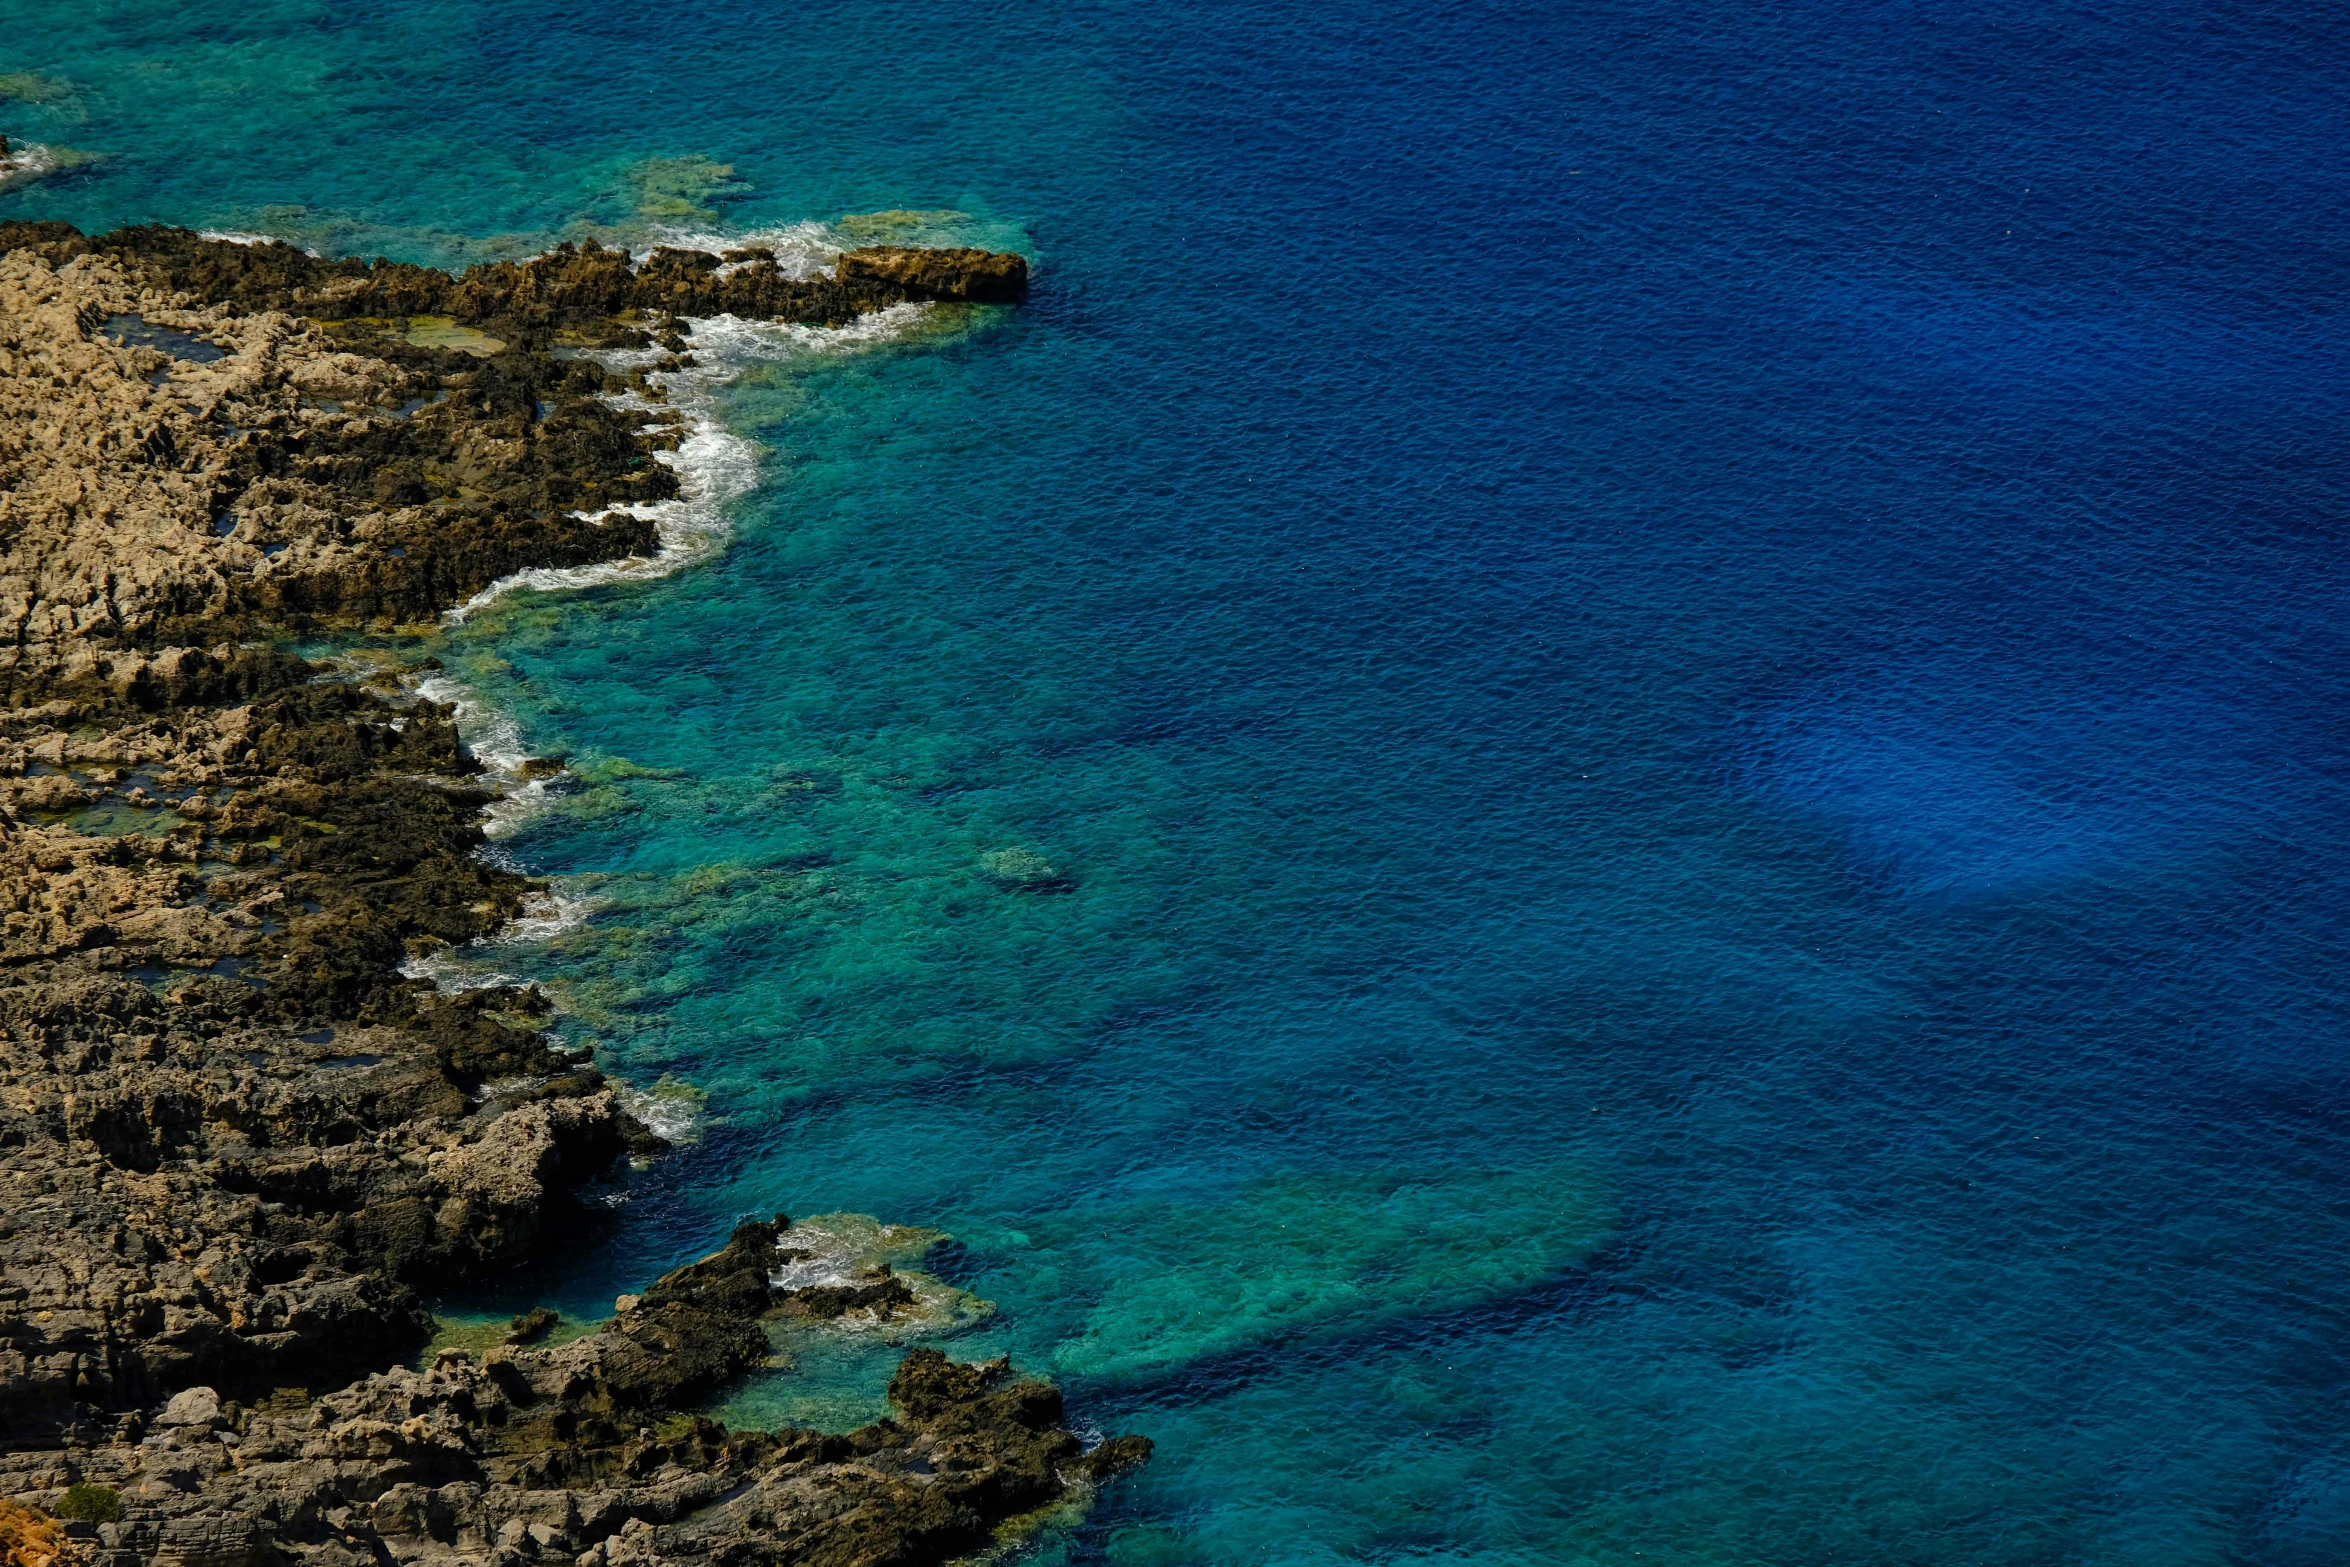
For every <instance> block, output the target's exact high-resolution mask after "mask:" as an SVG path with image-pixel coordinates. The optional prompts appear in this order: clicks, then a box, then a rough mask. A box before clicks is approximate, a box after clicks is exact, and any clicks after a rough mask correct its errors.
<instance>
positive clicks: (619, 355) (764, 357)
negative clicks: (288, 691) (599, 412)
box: [443, 302, 930, 760]
mask: <svg viewBox="0 0 2350 1567" xmlns="http://www.w3.org/2000/svg"><path fill="white" fill-rule="evenodd" d="M929 309H930V307H929V306H928V305H926V304H918V303H913V302H907V303H904V304H896V305H891V306H889V307H888V308H887V309H884V310H877V311H874V312H872V313H871V314H869V315H863V316H859V317H858V318H857V319H856V320H854V321H852V322H850V323H849V324H848V325H846V326H841V327H811V326H801V325H798V324H797V323H785V322H767V321H745V320H743V319H742V318H740V317H739V316H731V315H719V316H707V317H701V318H697V319H691V320H688V321H687V323H686V326H687V332H688V343H687V347H688V349H689V350H690V352H691V353H692V354H693V357H694V363H693V364H692V365H690V366H688V367H686V368H685V369H682V370H667V371H657V372H655V373H653V374H651V375H649V376H647V377H646V379H647V380H648V381H651V382H652V383H653V384H654V385H656V386H659V387H660V388H661V389H662V391H663V392H664V393H665V394H666V395H667V397H668V399H669V400H668V402H667V403H666V404H662V405H659V406H662V407H666V408H668V409H670V410H672V411H674V412H677V413H680V414H683V415H684V416H685V419H686V435H685V438H684V439H683V440H682V441H680V442H679V443H678V446H677V449H676V450H675V451H656V452H655V453H654V454H653V458H654V460H655V461H656V462H660V463H663V464H665V465H667V466H668V467H670V468H672V469H674V470H675V471H676V473H677V484H678V493H677V494H676V495H675V496H674V497H673V498H671V499H669V500H665V501H647V502H640V503H638V504H635V505H630V506H606V507H599V508H597V509H596V510H594V511H592V512H590V511H580V512H574V513H573V514H572V515H573V516H575V517H580V518H585V519H593V518H595V517H601V516H603V515H604V514H605V513H607V512H612V511H620V512H625V513H627V514H628V515H629V516H632V517H641V518H644V519H645V520H646V521H648V522H650V523H652V524H653V527H654V529H655V532H656V535H657V536H658V538H659V540H660V548H659V550H658V551H657V552H656V553H654V554H652V555H649V556H646V555H631V556H629V557H627V558H625V559H622V560H611V561H598V562H596V563H595V564H594V565H590V566H534V567H531V568H530V569H528V570H525V571H517V572H513V573H511V574H509V575H507V576H503V577H500V578H499V579H498V580H497V581H495V582H493V583H491V584H490V585H489V586H488V587H486V588H483V589H482V590H481V591H480V592H479V593H476V594H475V595H474V596H473V597H471V598H469V599H467V600H466V601H465V602H464V603H462V604H460V605H458V606H457V607H456V608H455V609H452V610H450V611H449V612H448V613H447V614H446V615H445V616H444V617H443V618H444V619H446V620H447V621H448V622H450V623H451V624H455V623H457V622H460V621H463V620H464V619H465V618H466V617H467V616H469V615H471V614H472V613H473V612H474V611H475V610H478V609H480V608H482V607H483V606H485V605H488V604H492V603H495V602H496V601H497V600H499V599H501V598H503V597H505V596H506V595H507V594H509V593H512V592H514V591H515V590H516V589H518V588H531V589H536V590H537V591H540V592H566V591H575V590H577V589H581V588H595V587H604V586H607V585H609V584H612V583H616V582H634V581H644V580H649V579H652V578H656V577H666V576H668V575H669V574H670V573H672V572H674V571H677V570H679V569H681V568H683V567H685V566H687V565H690V564H692V563H693V562H694V561H697V560H699V559H701V558H702V557H704V556H706V555H708V554H710V553H711V552H713V551H714V550H716V549H717V548H718V547H719V546H720V545H722V544H724V543H725V542H726V537H727V534H728V533H729V532H730V531H731V520H730V512H731V508H732V507H733V504H734V503H735V502H736V501H737V500H739V499H741V498H742V497H743V496H744V495H747V494H749V493H750V491H751V490H752V489H753V488H755V487H756V486H757V485H758V482H759V448H758V447H757V446H756V445H754V444H753V443H751V442H750V441H747V440H745V439H744V438H743V437H741V436H739V435H736V434H735V433H734V432H733V431H731V430H728V429H727V428H726V427H725V426H723V425H722V424H720V423H719V421H718V416H717V405H716V402H715V400H714V399H713V398H712V396H711V392H712V389H714V388H716V387H720V386H723V385H725V384H726V383H727V382H729V381H731V380H733V379H734V378H735V377H736V376H738V375H740V374H742V373H743V371H744V370H745V369H747V368H749V367H750V366H751V365H752V364H756V363H771V362H773V361H776V360H779V359H791V358H797V357H801V356H807V355H831V354H840V353H853V352H856V351H857V350H860V349H864V348H870V347H873V346H875V345H877V344H880V343H886V342H891V341H894V340H896V339H898V338H901V337H904V336H905V335H906V334H907V333H908V332H909V331H911V330H912V329H913V328H914V327H915V326H916V325H918V324H919V323H920V322H921V320H922V318H923V317H924V315H925V314H926V313H927V312H928V311H929ZM582 357H583V358H588V359H592V360H594V361H595V362H596V363H598V364H601V365H603V366H604V367H605V368H606V369H608V370H613V371H624V370H631V369H638V368H641V367H643V366H645V365H648V364H651V363H653V362H654V361H655V360H656V359H658V358H660V357H661V352H660V350H657V349H609V350H598V351H592V352H589V353H586V354H583V355H582ZM605 400H606V401H607V402H609V403H611V404H612V406H614V407H615V408H631V409H640V410H643V411H645V412H647V413H650V412H652V411H653V409H654V408H655V406H656V405H655V404H653V403H649V402H647V401H646V400H645V399H644V398H643V397H641V396H639V395H638V394H637V393H635V392H622V393H618V394H615V395H613V396H610V397H608V398H606V399H605ZM647 428H648V430H649V429H652V428H660V427H659V426H648V427H647ZM476 754H481V753H480V751H479V748H478V747H477V748H476ZM485 760H486V757H485Z"/></svg>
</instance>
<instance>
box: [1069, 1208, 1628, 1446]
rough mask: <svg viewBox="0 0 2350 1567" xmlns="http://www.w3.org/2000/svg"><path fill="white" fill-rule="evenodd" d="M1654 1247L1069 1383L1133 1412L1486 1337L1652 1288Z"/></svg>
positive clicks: (1085, 1400)
mask: <svg viewBox="0 0 2350 1567" xmlns="http://www.w3.org/2000/svg"><path fill="white" fill-rule="evenodd" d="M1645 1251H1646V1246H1645V1245H1644V1243H1642V1242H1640V1241H1637V1240H1635V1239H1632V1238H1630V1237H1625V1238H1623V1239H1620V1240H1618V1241H1614V1242H1611V1243H1609V1244H1608V1245H1606V1246H1604V1247H1602V1248H1601V1249H1600V1250H1599V1251H1597V1252H1594V1253H1593V1254H1592V1255H1591V1256H1590V1257H1589V1258H1587V1259H1586V1260H1584V1261H1583V1262H1581V1263H1579V1264H1576V1265H1575V1266H1573V1267H1571V1268H1566V1269H1562V1270H1560V1271H1559V1272H1557V1273H1554V1274H1551V1275H1549V1276H1548V1277H1546V1278H1544V1279H1541V1280H1539V1281H1537V1282H1536V1283H1533V1284H1530V1285H1527V1286H1526V1287H1524V1288H1522V1289H1517V1290H1509V1291H1505V1292H1502V1293H1500V1294H1496V1295H1493V1296H1489V1297H1487V1298H1486V1299H1484V1300H1480V1301H1474V1302H1471V1303H1469V1304H1467V1305H1462V1306H1450V1307H1446V1308H1444V1309H1442V1310H1438V1311H1430V1312H1422V1313H1414V1314H1411V1315H1407V1316H1398V1317H1390V1318H1387V1319H1385V1320H1366V1321H1362V1322H1359V1323H1358V1324H1356V1325H1354V1326H1353V1327H1351V1328H1350V1327H1348V1326H1347V1325H1345V1324H1344V1323H1338V1324H1332V1325H1331V1326H1330V1327H1329V1328H1328V1329H1326V1330H1323V1331H1316V1330H1312V1329H1304V1330H1300V1331H1299V1332H1298V1333H1296V1334H1293V1335H1287V1336H1284V1337H1281V1338H1276V1339H1271V1340H1268V1341H1266V1342H1264V1343H1261V1344H1251V1345H1249V1346H1247V1347H1245V1348H1241V1349H1233V1350H1225V1351H1220V1352H1217V1353H1213V1354H1207V1355H1202V1356H1200V1357H1198V1358H1197V1359H1194V1360H1189V1361H1186V1362H1184V1363H1183V1364H1182V1365H1180V1366H1171V1367H1169V1368H1167V1369H1166V1370H1164V1371H1161V1372H1155V1373H1154V1372H1136V1373H1131V1374H1125V1375H1119V1376H1115V1377H1079V1376H1074V1375H1070V1374H1067V1373H1063V1375H1062V1378H1061V1380H1063V1381H1064V1382H1066V1383H1067V1384H1068V1386H1069V1387H1070V1389H1071V1393H1072V1397H1073V1398H1074V1399H1076V1400H1077V1401H1078V1402H1079V1403H1081V1404H1093V1403H1100V1404H1104V1405H1110V1406H1114V1407H1116V1408H1118V1409H1120V1410H1121V1411H1124V1413H1122V1414H1121V1415H1120V1417H1119V1418H1121V1419H1125V1418H1130V1417H1131V1415H1132V1413H1133V1412H1135V1411H1137V1410H1139V1409H1141V1408H1144V1407H1164V1408H1190V1407H1196V1406H1199V1405H1204V1404H1210V1403H1214V1402H1216V1401H1217V1400H1219V1399H1222V1398H1226V1397H1229V1396H1230V1395H1231V1394H1232V1393H1233V1392H1234V1391H1235V1390H1236V1389H1238V1388H1240V1387H1242V1386H1244V1385H1246V1384H1248V1383H1250V1382H1256V1381H1261V1380H1264V1379H1266V1378H1269V1377H1274V1376H1279V1375H1284V1374H1287V1373H1291V1372H1295V1371H1298V1370H1301V1369H1313V1368H1322V1367H1331V1366H1339V1365H1344V1364H1346V1363H1349V1362H1352V1361H1358V1360H1367V1359H1371V1358H1374V1357H1376V1356H1378V1355H1381V1354H1385V1353H1390V1352H1395V1351H1401V1350H1409V1349H1411V1348H1413V1347H1415V1346H1417V1345H1420V1344H1423V1343H1424V1342H1426V1341H1429V1340H1442V1339H1448V1338H1460V1337H1470V1336H1476V1337H1486V1336H1494V1335H1499V1334H1506V1333H1509V1332H1512V1331H1518V1330H1522V1329H1525V1328H1528V1327H1531V1326H1533V1325H1535V1324H1536V1323H1539V1322H1543V1321H1545V1320H1550V1319H1556V1318H1562V1317H1570V1316H1580V1315H1582V1314H1584V1313H1588V1312H1590V1311H1592V1310H1594V1309H1596V1308H1597V1307H1599V1306H1601V1305H1603V1304H1605V1303H1607V1302H1610V1301H1614V1300H1619V1299H1624V1298H1627V1297H1629V1296H1634V1295H1642V1294H1646V1293H1648V1292H1647V1291H1645V1290H1642V1289H1639V1288H1638V1287H1634V1288H1630V1289H1627V1288H1626V1287H1625V1282H1626V1275H1627V1273H1628V1272H1629V1270H1630V1268H1631V1266H1632V1265H1633V1264H1634V1263H1635V1262H1636V1261H1637V1260H1638V1259H1639V1257H1640V1256H1641V1255H1642V1254H1643V1253H1644V1252H1645Z"/></svg>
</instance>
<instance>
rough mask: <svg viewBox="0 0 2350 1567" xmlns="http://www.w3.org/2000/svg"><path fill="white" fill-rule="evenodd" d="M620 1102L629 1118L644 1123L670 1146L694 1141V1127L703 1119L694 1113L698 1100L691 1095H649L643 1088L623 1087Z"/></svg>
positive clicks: (647, 1128)
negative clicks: (631, 1116) (630, 1116)
mask: <svg viewBox="0 0 2350 1567" xmlns="http://www.w3.org/2000/svg"><path fill="white" fill-rule="evenodd" d="M620 1103H621V1105H622V1106H623V1107H624V1108H625V1109H626V1110H627V1111H628V1113H629V1114H630V1115H633V1116H635V1117H636V1118H637V1119H638V1120H640V1121H642V1122H644V1124H645V1128H646V1130H648V1131H650V1132H651V1133H652V1134H653V1135H654V1136H655V1137H658V1138H660V1139H661V1141H663V1142H665V1143H670V1144H677V1143H689V1142H692V1141H693V1140H694V1127H695V1125H696V1123H697V1122H698V1121H699V1120H700V1119H701V1118H700V1116H698V1115H697V1114H696V1113H695V1112H696V1110H697V1109H698V1108H699V1100H698V1098H697V1097H696V1096H694V1095H690V1094H675V1093H670V1094H665V1093H660V1092H658V1091H656V1092H652V1093H647V1092H646V1091H645V1090H644V1089H641V1088H629V1087H626V1086H623V1087H622V1088H621V1089H620Z"/></svg>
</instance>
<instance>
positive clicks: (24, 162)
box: [0, 141, 57, 190]
mask: <svg viewBox="0 0 2350 1567" xmlns="http://www.w3.org/2000/svg"><path fill="white" fill-rule="evenodd" d="M56 168H57V153H56V150H55V149H54V148H51V147H48V146H46V145H44V144H42V143H40V142H37V141H22V142H13V143H11V144H10V146H9V153H8V156H7V157H5V158H0V190H5V189H7V188H8V187H9V186H11V185H13V184H16V183H18V182H19V181H30V180H37V179H39V178H40V177H41V176H42V175H44V174H48V173H52V172H54V171H55V169H56Z"/></svg>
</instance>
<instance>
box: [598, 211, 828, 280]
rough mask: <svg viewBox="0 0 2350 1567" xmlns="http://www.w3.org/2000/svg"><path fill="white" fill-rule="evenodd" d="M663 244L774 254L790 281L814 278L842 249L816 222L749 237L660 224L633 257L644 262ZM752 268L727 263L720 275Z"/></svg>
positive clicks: (758, 231)
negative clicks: (648, 242) (649, 241)
mask: <svg viewBox="0 0 2350 1567" xmlns="http://www.w3.org/2000/svg"><path fill="white" fill-rule="evenodd" d="M663 245H667V246H669V247H670V248H672V249H675V250H706V251H708V252H709V253H710V254H711V255H713V256H722V255H724V254H726V252H728V251H730V250H767V251H772V252H774V254H775V266H776V269H777V270H778V271H780V272H781V273H782V274H783V275H784V276H785V277H790V278H807V277H814V276H815V275H816V274H817V273H819V272H822V271H824V270H826V269H827V268H829V267H830V266H831V265H832V264H833V263H834V262H836V261H838V260H839V259H840V253H841V249H842V246H841V244H840V240H839V238H838V236H837V235H835V234H834V233H833V231H832V229H831V227H830V226H829V225H827V224H823V223H817V222H813V221H810V222H805V223H787V224H785V225H783V226H782V227H780V228H766V229H753V230H751V231H750V232H749V233H748V234H716V233H711V232H709V231H707V230H703V229H681V228H675V227H672V226H670V225H667V224H658V225H655V227H654V229H653V236H652V243H651V244H648V245H646V246H645V247H644V248H643V249H642V250H637V251H632V252H631V253H630V254H631V255H632V256H633V257H634V259H635V260H636V261H638V262H639V263H642V262H643V261H644V259H645V258H646V257H647V256H650V255H651V254H652V253H653V251H654V250H655V249H656V248H657V247H659V246H663ZM749 265H751V263H749V262H747V261H734V262H728V263H726V264H724V265H722V266H720V267H719V269H718V275H719V276H720V277H728V276H731V275H732V274H733V273H735V272H737V271H739V270H741V269H742V268H743V267H746V266H749Z"/></svg>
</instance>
